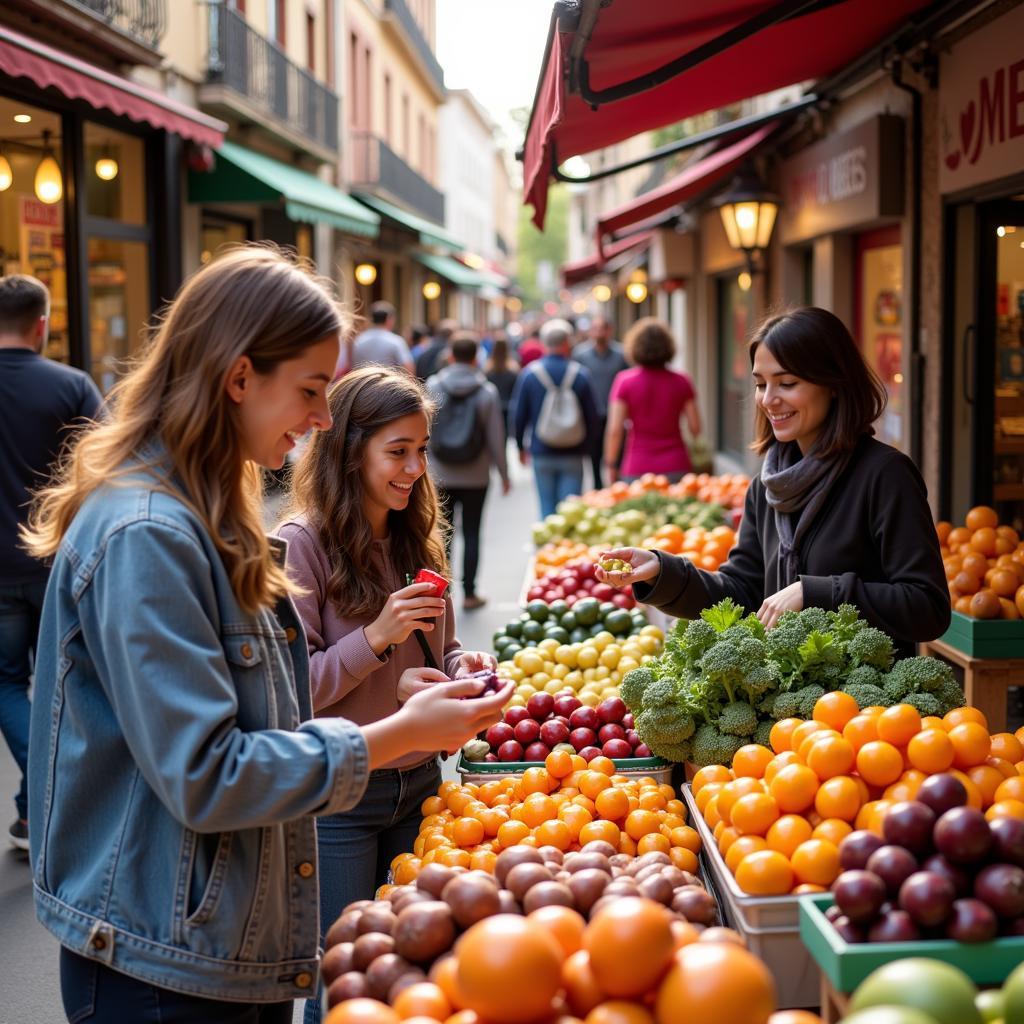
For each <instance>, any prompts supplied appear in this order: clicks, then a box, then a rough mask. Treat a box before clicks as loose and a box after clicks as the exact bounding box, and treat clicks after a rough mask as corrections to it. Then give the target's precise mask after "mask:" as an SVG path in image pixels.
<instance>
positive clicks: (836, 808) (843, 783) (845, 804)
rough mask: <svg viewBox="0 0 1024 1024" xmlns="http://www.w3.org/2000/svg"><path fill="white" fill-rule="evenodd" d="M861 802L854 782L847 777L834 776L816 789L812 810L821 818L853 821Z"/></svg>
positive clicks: (859, 792) (857, 787)
mask: <svg viewBox="0 0 1024 1024" xmlns="http://www.w3.org/2000/svg"><path fill="white" fill-rule="evenodd" d="M862 802H863V801H862V799H861V791H860V787H859V786H858V785H857V782H856V780H855V779H853V778H851V777H850V776H849V775H836V776H834V777H832V778H830V779H826V780H825V781H824V782H823V783H822V784H821V786H819V787H818V792H817V793H816V794H815V796H814V809H815V810H816V811H817V812H818V814H820V815H821V816H822V817H823V818H840V819H842V820H843V821H854V820H856V817H857V812H858V811H859V810H860V807H861V803H862Z"/></svg>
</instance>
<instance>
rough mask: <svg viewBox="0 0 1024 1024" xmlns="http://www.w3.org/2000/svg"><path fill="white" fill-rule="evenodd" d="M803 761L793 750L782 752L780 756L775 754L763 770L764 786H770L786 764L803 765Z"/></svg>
mask: <svg viewBox="0 0 1024 1024" xmlns="http://www.w3.org/2000/svg"><path fill="white" fill-rule="evenodd" d="M803 763H804V762H803V759H802V758H801V757H800V755H799V754H798V753H797V752H796V751H795V750H784V751H783V752H782V753H781V754H776V755H775V756H774V757H773V758H772V759H771V760H770V761H769V762H768V765H767V767H766V768H765V770H764V782H765V785H767V786H770V785H771V784H772V779H774V778H775V776H776V775H777V774H778V773H779V772H780V771H781V770H782V769H783V768H785V767H786V765H787V764H803Z"/></svg>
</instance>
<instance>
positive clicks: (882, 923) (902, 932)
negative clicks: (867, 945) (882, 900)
mask: <svg viewBox="0 0 1024 1024" xmlns="http://www.w3.org/2000/svg"><path fill="white" fill-rule="evenodd" d="M920 937H921V932H920V930H919V929H918V927H917V925H916V924H914V919H913V918H912V917H911V916H910V915H909V914H908V913H907V912H906V911H905V910H890V911H889V913H888V914H883V915H882V917H880V918H879V919H878V920H877V921H876V922H875V923H874V924H873V925H872V926H871V927H870V928H869V929H868V942H916V941H917V940H918V939H919V938H920Z"/></svg>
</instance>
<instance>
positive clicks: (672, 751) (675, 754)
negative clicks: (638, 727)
mask: <svg viewBox="0 0 1024 1024" xmlns="http://www.w3.org/2000/svg"><path fill="white" fill-rule="evenodd" d="M647 746H649V747H650V748H651V753H652V754H655V755H656V756H657V757H663V758H664V759H665V760H666V761H679V762H683V761H689V760H690V758H691V756H692V752H693V747H692V746H691V745H690V743H688V742H686V741H685V740H684V741H683V742H681V743H648V744H647Z"/></svg>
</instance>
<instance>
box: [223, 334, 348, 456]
mask: <svg viewBox="0 0 1024 1024" xmlns="http://www.w3.org/2000/svg"><path fill="white" fill-rule="evenodd" d="M337 361H338V336H337V335H336V334H331V335H328V336H327V337H326V338H324V339H322V340H321V341H318V342H316V343H315V344H313V345H310V346H309V347H308V348H307V349H305V350H304V351H303V353H302V354H301V355H300V356H297V357H296V358H295V359H288V360H286V361H285V362H282V363H278V365H277V366H276V367H275V368H274V369H273V370H272V371H271V372H270V373H267V374H260V373H257V372H256V371H255V370H254V369H253V365H252V363H251V362H250V360H249V357H248V356H241V357H239V359H237V360H236V361H235V364H234V365H233V366H232V368H231V370H230V371H229V373H228V377H227V384H226V385H225V387H226V390H227V393H228V397H229V398H230V399H231V401H233V402H234V403H235V405H236V406H237V407H238V424H239V436H240V444H241V449H242V455H243V457H244V458H246V459H250V460H251V461H252V462H255V463H257V464H258V465H260V466H263V467H265V468H266V469H280V468H281V467H282V466H283V465H284V460H285V456H286V455H287V454H288V452H289V451H291V449H292V448H294V447H295V442H296V441H297V440H298V439H299V438H300V437H302V435H303V434H305V433H306V432H307V431H309V430H326V429H327V428H328V427H329V426H330V425H331V414H330V412H329V411H328V408H327V386H328V384H330V382H331V377H332V375H333V373H334V367H335V365H336V364H337Z"/></svg>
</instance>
